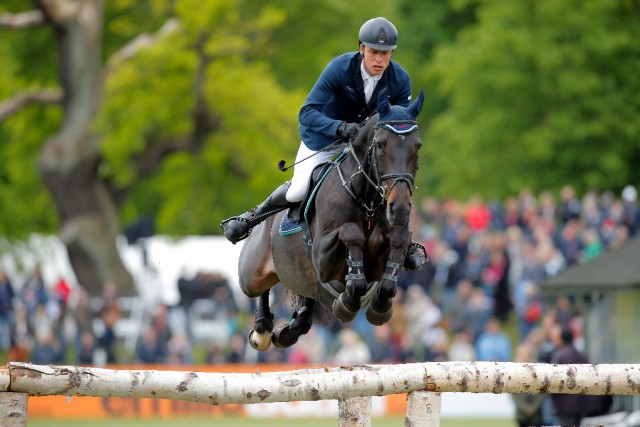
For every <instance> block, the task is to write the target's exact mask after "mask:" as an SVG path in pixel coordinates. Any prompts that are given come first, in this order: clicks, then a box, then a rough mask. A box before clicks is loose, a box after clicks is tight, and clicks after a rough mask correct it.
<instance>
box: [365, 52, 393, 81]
mask: <svg viewBox="0 0 640 427" xmlns="http://www.w3.org/2000/svg"><path fill="white" fill-rule="evenodd" d="M392 52H393V51H391V50H377V49H371V48H370V47H366V46H365V45H363V44H360V53H362V55H363V58H364V59H363V60H362V61H363V63H364V69H365V71H366V72H367V73H369V75H371V76H377V75H379V74H382V73H384V70H386V69H387V67H388V66H389V61H391V53H392Z"/></svg>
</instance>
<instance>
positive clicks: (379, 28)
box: [358, 17, 398, 50]
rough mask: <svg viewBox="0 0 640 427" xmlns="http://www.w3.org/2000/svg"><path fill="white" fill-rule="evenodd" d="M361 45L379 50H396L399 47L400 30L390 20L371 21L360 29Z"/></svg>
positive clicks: (375, 19) (379, 18) (380, 18)
mask: <svg viewBox="0 0 640 427" xmlns="http://www.w3.org/2000/svg"><path fill="white" fill-rule="evenodd" d="M358 38H359V39H360V43H362V44H363V45H365V46H367V47H369V48H371V49H377V50H394V49H395V48H396V47H398V30H396V27H395V26H394V25H393V24H392V23H391V22H389V20H388V19H386V18H382V17H378V18H373V19H369V20H368V21H367V22H365V23H364V24H362V27H360V33H359V34H358Z"/></svg>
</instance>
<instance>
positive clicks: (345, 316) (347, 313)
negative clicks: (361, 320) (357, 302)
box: [332, 294, 357, 323]
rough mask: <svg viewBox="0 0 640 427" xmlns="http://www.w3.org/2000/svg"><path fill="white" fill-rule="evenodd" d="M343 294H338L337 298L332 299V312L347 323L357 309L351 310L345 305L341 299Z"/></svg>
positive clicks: (354, 315)
mask: <svg viewBox="0 0 640 427" xmlns="http://www.w3.org/2000/svg"><path fill="white" fill-rule="evenodd" d="M343 295H344V294H340V296H339V297H338V298H336V299H335V300H334V301H333V306H332V308H333V314H334V316H336V319H338V320H339V321H340V322H342V323H347V322H350V321H352V320H353V318H354V317H356V313H357V311H351V310H349V309H348V308H347V306H346V305H345V304H344V302H343V301H342V297H343Z"/></svg>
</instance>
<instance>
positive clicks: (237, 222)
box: [221, 17, 425, 270]
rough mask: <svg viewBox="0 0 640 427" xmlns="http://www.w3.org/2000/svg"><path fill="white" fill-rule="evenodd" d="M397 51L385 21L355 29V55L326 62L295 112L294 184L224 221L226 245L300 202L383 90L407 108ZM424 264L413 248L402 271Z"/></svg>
mask: <svg viewBox="0 0 640 427" xmlns="http://www.w3.org/2000/svg"><path fill="white" fill-rule="evenodd" d="M397 45H398V32H397V30H396V27H395V26H394V25H393V24H392V23H391V22H389V21H388V20H387V19H385V18H382V17H378V18H373V19H370V20H368V21H367V22H365V23H364V24H363V25H362V27H361V28H360V32H359V51H358V52H349V53H345V54H342V55H340V56H338V57H336V58H334V59H332V60H331V61H330V62H329V64H328V65H327V67H326V68H325V69H324V71H323V72H322V74H321V75H320V77H319V78H318V80H317V81H316V83H315V85H314V86H313V88H312V89H311V92H310V93H309V95H308V96H307V99H306V101H305V103H304V105H303V107H302V108H301V109H300V114H299V116H298V119H299V121H300V127H299V131H300V137H301V139H302V142H301V143H300V147H299V149H298V154H297V155H296V165H295V167H294V171H293V178H292V179H291V181H287V182H285V183H284V184H282V185H280V186H279V187H278V188H276V190H275V191H274V192H273V193H272V194H271V195H270V196H269V197H267V199H266V200H265V201H264V202H262V203H261V204H260V205H258V206H257V207H255V208H253V209H251V210H249V211H247V212H245V213H243V214H242V215H239V216H237V217H232V218H229V219H228V220H225V221H223V222H222V224H221V227H222V229H223V230H224V235H225V237H226V238H227V239H228V240H229V241H231V242H232V243H234V244H235V243H237V242H238V241H240V240H242V239H244V238H246V237H247V236H248V235H249V233H250V232H251V229H252V228H253V227H254V226H256V225H257V224H259V223H260V222H262V221H263V220H264V219H265V218H267V217H268V216H270V215H273V214H274V213H276V212H279V211H282V210H284V209H286V208H288V207H290V206H292V205H293V204H295V203H296V202H299V201H301V200H302V198H303V197H304V195H305V193H306V190H307V184H308V182H309V179H310V177H311V173H312V172H313V169H314V168H315V167H316V166H317V165H319V164H321V163H324V162H326V161H328V160H329V159H330V158H331V157H333V156H334V155H335V154H336V153H338V152H340V151H341V150H342V147H340V145H339V144H334V143H335V142H336V141H342V140H344V139H347V138H348V139H350V138H354V137H355V136H356V135H357V134H358V131H359V130H360V123H361V122H362V121H363V120H364V119H366V118H367V117H369V116H370V115H371V114H372V113H373V112H374V110H375V109H376V105H377V100H378V94H379V93H380V91H381V90H382V89H384V88H387V91H388V96H389V102H390V103H391V104H392V105H401V106H404V107H407V106H408V105H409V103H410V100H411V80H410V78H409V74H408V73H407V72H406V71H405V70H404V69H403V68H402V67H401V66H400V65H399V64H398V63H397V62H395V61H393V60H392V59H391V55H392V53H393V50H394V49H395V48H396V47H397ZM424 261H425V251H424V248H423V247H422V246H421V245H418V244H417V243H412V244H411V246H410V247H409V250H408V252H407V256H406V258H405V263H404V265H405V268H406V269H407V270H415V269H418V268H420V267H421V266H422V264H423V263H424Z"/></svg>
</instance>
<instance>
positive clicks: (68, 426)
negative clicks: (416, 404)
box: [29, 417, 516, 427]
mask: <svg viewBox="0 0 640 427" xmlns="http://www.w3.org/2000/svg"><path fill="white" fill-rule="evenodd" d="M300 425H304V427H335V426H336V425H338V420H336V419H332V418H323V419H254V418H234V417H224V418H222V417H214V418H171V419H144V420H143V419H140V420H137V419H113V420H82V421H73V420H46V419H37V418H35V419H29V427H84V426H90V427H151V426H154V427H185V426H189V427H205V426H206V427H211V426H215V427H238V426H242V427H294V426H295V427H299V426H300ZM371 425H372V426H373V427H399V426H404V418H400V417H394V418H374V419H373V420H372V422H371ZM440 426H441V427H515V426H516V423H515V421H512V420H505V419H497V420H494V419H480V420H473V419H450V418H445V419H442V420H440Z"/></svg>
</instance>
